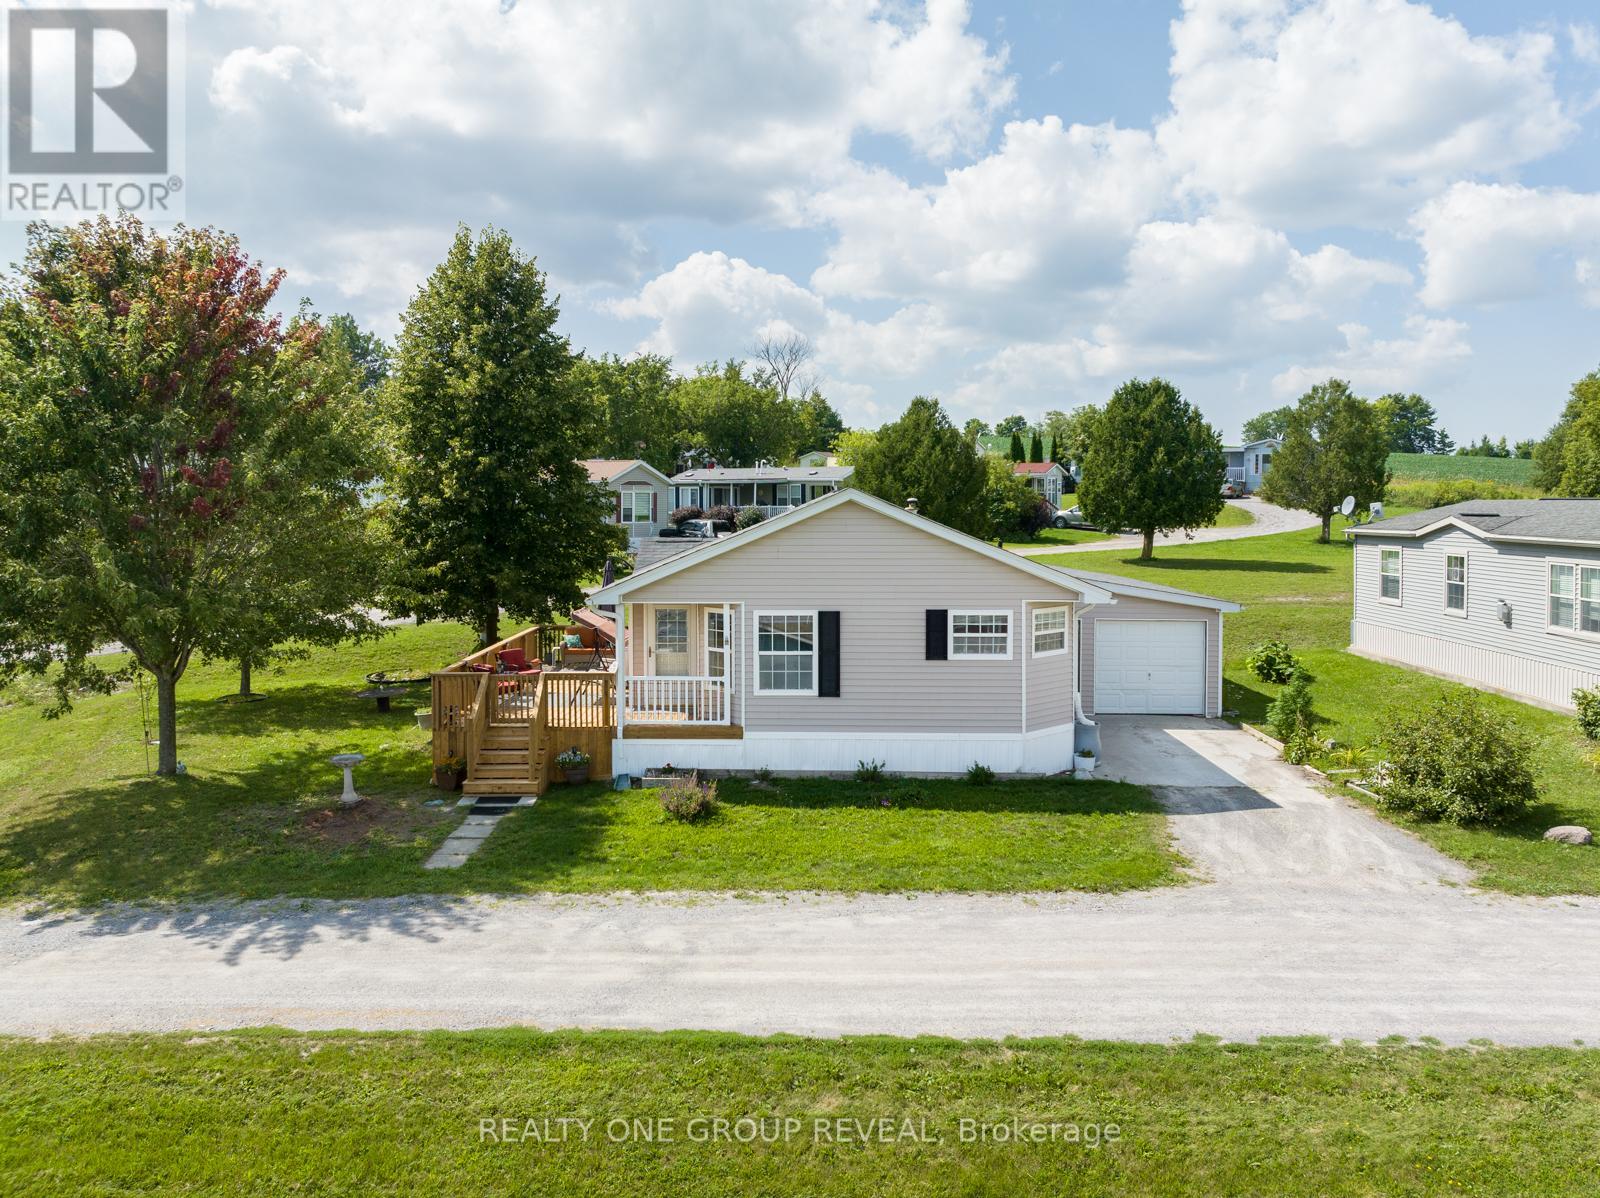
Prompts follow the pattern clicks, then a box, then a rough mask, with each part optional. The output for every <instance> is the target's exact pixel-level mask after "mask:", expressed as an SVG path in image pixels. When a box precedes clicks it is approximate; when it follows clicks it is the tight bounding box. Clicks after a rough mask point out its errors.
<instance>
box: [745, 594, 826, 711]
mask: <svg viewBox="0 0 1600 1198" xmlns="http://www.w3.org/2000/svg"><path fill="white" fill-rule="evenodd" d="M816 693H817V613H816V612H757V613H756V694H758V695H814V694H816Z"/></svg>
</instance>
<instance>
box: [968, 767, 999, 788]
mask: <svg viewBox="0 0 1600 1198" xmlns="http://www.w3.org/2000/svg"><path fill="white" fill-rule="evenodd" d="M967 781H968V782H969V783H970V784H971V785H973V786H988V785H990V784H991V783H992V782H993V781H994V771H993V770H992V769H990V768H989V767H988V766H986V765H984V764H983V762H981V761H974V762H973V763H972V764H971V765H969V766H968V767H967Z"/></svg>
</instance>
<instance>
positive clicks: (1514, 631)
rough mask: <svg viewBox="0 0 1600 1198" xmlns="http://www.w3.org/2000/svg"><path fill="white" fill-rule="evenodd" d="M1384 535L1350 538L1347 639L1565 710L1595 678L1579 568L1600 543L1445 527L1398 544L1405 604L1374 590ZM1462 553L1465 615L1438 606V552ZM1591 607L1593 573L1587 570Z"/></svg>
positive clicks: (1373, 653) (1594, 612) (1598, 556)
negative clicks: (1532, 539)
mask: <svg viewBox="0 0 1600 1198" xmlns="http://www.w3.org/2000/svg"><path fill="white" fill-rule="evenodd" d="M1394 548H1397V546H1396V545H1395V544H1394V542H1393V541H1386V540H1385V539H1383V538H1379V537H1376V536H1363V537H1358V538H1357V539H1356V548H1355V579H1354V592H1355V612H1354V618H1353V619H1352V621H1351V630H1350V645H1351V649H1352V650H1353V651H1354V652H1356V653H1359V654H1362V655H1363V656H1366V657H1372V658H1376V659H1378V660H1381V661H1389V662H1394V663H1397V664H1400V665H1405V666H1411V667H1412V668H1415V669H1420V670H1426V671H1428V672H1429V673H1434V674H1439V675H1441V676H1443V677H1446V678H1452V679H1456V680H1458V681H1462V682H1467V683H1471V684H1473V685H1477V686H1481V687H1484V688H1486V689H1490V690H1494V691H1498V692H1500V693H1502V694H1507V695H1511V696H1513V697H1515V698H1521V699H1525V700H1528V701H1530V702H1534V703H1538V704H1540V705H1542V706H1545V707H1550V708H1554V709H1557V710H1564V711H1570V710H1571V709H1572V692H1573V690H1574V688H1577V687H1590V686H1594V685H1596V684H1597V683H1600V634H1589V633H1584V632H1582V631H1581V630H1580V616H1579V607H1580V601H1581V591H1582V578H1581V572H1582V571H1583V570H1585V569H1588V570H1591V571H1596V572H1600V550H1595V549H1588V548H1584V547H1578V546H1570V547H1569V546H1564V545H1563V546H1550V545H1532V544H1516V543H1507V542H1496V541H1489V540H1486V539H1484V538H1482V537H1479V536H1475V535H1473V534H1472V533H1469V532H1465V531H1463V530H1461V529H1455V528H1446V529H1441V530H1439V531H1438V532H1436V533H1432V534H1430V535H1429V536H1427V537H1423V538H1417V539H1415V540H1409V541H1407V542H1406V544H1405V598H1406V602H1405V606H1404V607H1400V606H1398V605H1396V604H1393V603H1384V602H1382V601H1381V600H1380V598H1379V587H1378V581H1379V565H1380V559H1381V555H1382V551H1383V550H1385V549H1394ZM1449 557H1462V558H1465V559H1466V565H1467V577H1466V584H1467V586H1466V590H1467V595H1466V602H1467V610H1468V612H1469V613H1470V618H1468V619H1463V618H1461V614H1460V613H1459V612H1450V611H1449V608H1448V607H1447V606H1446V603H1447V596H1446V593H1445V588H1446V585H1447V583H1448V581H1449V578H1448V574H1447V565H1446V559H1447V558H1449ZM1591 577H1592V578H1593V581H1591V583H1590V595H1591V616H1593V617H1600V576H1591Z"/></svg>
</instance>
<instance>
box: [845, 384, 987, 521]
mask: <svg viewBox="0 0 1600 1198" xmlns="http://www.w3.org/2000/svg"><path fill="white" fill-rule="evenodd" d="M855 467H856V472H855V477H854V479H853V480H852V482H853V483H854V485H855V486H857V487H859V488H861V490H863V491H866V492H868V493H870V494H873V495H876V496H878V497H879V498H880V499H887V500H888V501H889V502H890V503H893V504H903V503H905V501H906V500H907V499H910V498H913V497H915V498H916V500H917V503H918V510H919V511H920V512H921V513H922V514H923V515H924V516H927V517H928V518H930V519H933V520H937V521H939V522H940V523H941V524H948V525H949V526H950V527H951V528H955V529H959V530H960V531H962V532H966V533H971V534H972V535H973V536H978V537H985V536H988V535H989V527H990V521H989V515H988V512H987V510H986V508H985V504H984V487H985V484H986V482H987V480H988V470H987V467H986V466H985V464H984V460H983V455H982V454H981V453H979V452H978V450H977V449H976V448H975V447H974V446H973V444H972V442H971V441H968V440H967V438H966V437H965V436H964V435H963V434H962V432H961V430H960V429H958V428H956V427H955V426H954V425H952V424H951V423H950V418H949V417H948V416H946V415H945V413H944V409H943V408H942V407H941V406H940V405H939V401H938V400H936V399H929V398H927V397H925V396H921V395H919V396H917V398H915V399H913V400H912V401H911V404H910V406H909V407H907V408H906V410H905V413H904V414H903V415H902V416H901V417H900V419H898V420H896V421H894V422H893V423H890V424H886V425H884V426H883V427H882V428H880V429H879V430H878V433H877V436H876V437H874V438H873V439H872V441H871V443H870V444H868V445H866V446H864V447H862V449H861V452H860V455H859V456H858V457H857V459H856V462H855Z"/></svg>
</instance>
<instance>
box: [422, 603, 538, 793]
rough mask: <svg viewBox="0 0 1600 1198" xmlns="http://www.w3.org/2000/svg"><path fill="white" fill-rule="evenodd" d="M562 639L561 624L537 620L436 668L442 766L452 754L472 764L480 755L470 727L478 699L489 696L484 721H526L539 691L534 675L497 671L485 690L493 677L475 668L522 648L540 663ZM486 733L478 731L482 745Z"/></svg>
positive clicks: (436, 743)
mask: <svg viewBox="0 0 1600 1198" xmlns="http://www.w3.org/2000/svg"><path fill="white" fill-rule="evenodd" d="M560 639H561V629H560V628H558V627H554V626H552V625H548V624H535V625H533V626H532V627H530V628H524V629H523V630H522V631H521V632H516V633H513V634H512V635H510V636H508V637H506V638H505V639H504V640H499V641H496V642H495V643H494V644H492V645H489V646H488V647H486V648H483V649H479V650H478V651H477V652H476V653H471V654H468V655H467V656H466V657H463V658H462V659H461V660H460V661H458V662H454V663H452V664H451V665H448V666H446V667H445V668H444V669H442V670H436V671H434V674H433V764H434V765H435V766H438V765H441V764H443V762H444V761H445V760H446V759H448V758H451V757H455V758H459V759H461V760H463V761H469V763H470V761H471V760H472V759H474V758H475V757H476V750H475V748H474V745H473V744H472V743H471V742H470V737H469V730H470V728H471V726H472V724H473V722H474V720H475V719H476V716H477V713H478V712H479V711H480V708H479V705H478V700H479V698H480V697H483V698H485V699H486V700H487V703H486V705H485V706H484V707H482V708H481V710H482V713H483V719H484V723H485V725H487V724H488V722H489V721H490V719H491V718H493V719H518V720H526V719H528V718H529V717H530V715H531V712H532V708H533V702H534V695H535V693H536V692H537V689H538V677H537V676H536V675H532V674H523V675H519V674H496V675H493V676H492V677H493V678H494V679H495V681H496V684H495V685H493V686H491V687H490V688H489V689H487V690H486V689H485V688H484V687H483V686H482V680H483V679H484V678H487V677H491V676H490V675H487V674H485V673H483V672H482V671H480V670H474V669H473V668H472V667H473V666H477V665H491V666H492V665H494V664H495V662H496V661H498V660H499V657H500V654H501V652H502V651H504V650H506V649H521V650H522V652H523V654H524V656H525V657H526V658H527V660H528V661H530V662H542V661H544V660H545V659H546V658H547V657H550V656H551V651H552V650H553V649H554V648H555V645H556V643H557V642H558V641H559V640H560ZM482 736H483V733H482V731H480V732H479V733H478V737H479V741H478V743H479V744H481V742H482Z"/></svg>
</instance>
